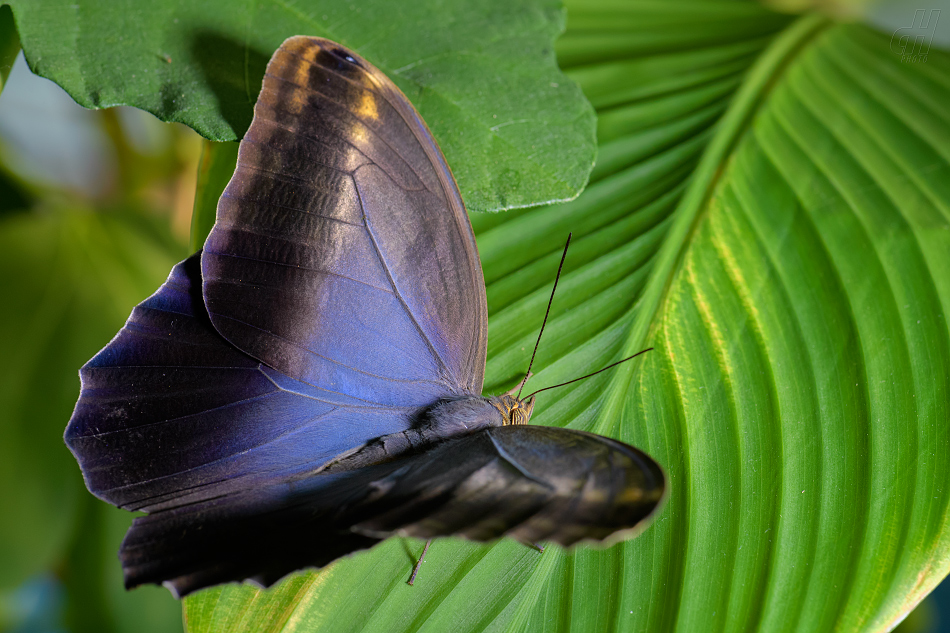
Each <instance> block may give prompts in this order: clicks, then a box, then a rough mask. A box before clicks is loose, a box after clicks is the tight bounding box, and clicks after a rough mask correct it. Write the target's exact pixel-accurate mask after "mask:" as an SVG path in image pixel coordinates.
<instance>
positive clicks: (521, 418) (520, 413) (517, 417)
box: [511, 409, 528, 424]
mask: <svg viewBox="0 0 950 633" xmlns="http://www.w3.org/2000/svg"><path fill="white" fill-rule="evenodd" d="M527 422H528V418H527V416H526V415H525V412H524V409H512V410H511V423H512V424H526V423H527Z"/></svg>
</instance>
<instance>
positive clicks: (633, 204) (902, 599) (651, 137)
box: [185, 2, 950, 633]
mask: <svg viewBox="0 0 950 633" xmlns="http://www.w3.org/2000/svg"><path fill="white" fill-rule="evenodd" d="M684 5H686V6H688V7H689V8H691V9H696V10H697V11H698V10H700V9H702V13H701V14H696V13H693V14H687V15H688V17H683V12H682V10H683V8H684ZM571 10H572V12H571V13H570V14H569V16H570V21H569V30H568V33H567V35H566V36H565V38H564V40H563V42H562V44H561V47H562V50H563V51H564V56H563V58H564V59H565V61H566V63H567V64H568V65H571V66H573V67H572V68H571V69H570V70H569V74H570V75H571V76H572V77H573V78H575V79H577V80H578V81H579V83H580V84H581V86H582V87H583V88H584V90H585V92H586V93H587V94H588V95H589V96H590V98H591V100H592V101H593V102H594V103H595V105H597V107H598V108H599V114H600V138H601V153H600V156H601V159H600V160H599V162H598V166H597V167H596V168H595V172H594V177H593V184H592V185H591V186H590V187H589V188H588V190H587V191H586V192H585V193H584V194H583V195H582V196H581V197H580V198H578V199H577V200H576V201H574V202H571V203H568V204H566V205H561V206H556V207H549V208H542V209H533V210H529V211H519V212H514V213H508V214H503V215H498V216H491V217H485V216H481V217H477V218H473V221H474V223H475V225H476V229H477V232H478V238H479V247H480V252H481V255H482V262H483V267H484V269H485V275H486V281H487V283H488V293H489V306H490V312H491V321H490V326H489V351H490V355H489V356H490V358H489V363H488V377H487V383H488V389H489V390H495V391H498V390H501V389H503V388H505V387H507V386H509V385H511V384H512V383H513V382H514V381H515V380H517V378H518V376H519V373H520V372H522V371H523V370H524V366H525V364H526V361H527V358H528V356H529V354H530V351H531V345H532V343H533V337H534V335H535V333H536V328H537V326H538V325H539V322H540V320H541V317H542V315H543V312H544V303H545V301H546V299H547V295H548V292H549V290H550V286H551V276H552V274H553V271H554V269H555V267H556V263H557V258H558V255H559V248H560V245H561V244H562V243H563V238H564V236H565V234H566V232H567V231H568V230H573V231H574V233H575V241H574V246H573V247H572V251H571V253H570V254H569V255H568V260H567V264H566V268H565V276H564V278H563V281H562V285H561V287H560V288H561V289H560V290H559V295H558V297H557V298H556V301H555V308H554V312H553V315H552V321H551V322H550V323H549V326H548V330H547V333H546V338H545V339H544V341H543V343H542V349H541V352H540V353H539V359H538V365H536V367H539V368H540V371H538V372H537V375H536V376H535V378H533V381H532V386H533V387H542V386H546V385H549V384H553V383H555V382H558V381H560V380H564V379H567V378H571V377H574V376H576V375H578V374H580V373H582V372H584V371H587V370H589V369H592V368H596V367H598V366H602V365H605V364H607V363H608V362H610V361H611V360H614V359H616V358H618V357H621V356H623V355H627V354H629V353H632V352H634V351H637V350H639V349H641V348H643V347H646V346H648V345H652V346H655V347H656V348H657V349H656V352H654V353H652V354H650V355H648V356H647V357H646V359H645V361H644V362H643V363H642V364H641V365H640V366H634V365H633V364H631V365H629V366H623V367H621V368H618V369H617V370H616V371H615V372H613V373H612V374H610V375H601V376H598V377H595V378H593V379H591V380H589V381H585V382H581V383H577V384H576V385H571V386H569V387H565V388H563V389H562V390H561V391H558V392H554V393H556V394H557V395H556V396H555V395H553V394H552V393H548V394H546V397H544V398H542V400H541V401H540V402H539V404H538V407H537V409H536V415H535V421H536V422H537V423H542V424H544V423H546V424H559V425H566V426H571V427H574V428H582V429H587V430H593V431H597V432H600V433H604V434H607V435H611V436H614V437H619V438H621V439H623V440H625V441H628V442H631V443H633V444H636V445H638V446H641V447H643V448H645V449H647V450H649V451H650V452H651V453H652V454H653V455H654V456H655V457H657V459H658V460H659V461H660V462H661V463H662V464H664V465H665V466H666V468H667V471H668V473H669V477H670V487H671V491H670V498H669V502H668V505H667V506H666V508H665V509H664V510H663V512H662V513H661V514H660V516H659V517H658V519H657V521H656V523H655V524H654V525H653V526H652V527H651V528H650V529H648V530H647V531H646V532H645V534H643V535H642V536H640V537H639V538H638V539H635V540H632V541H627V542H624V543H622V544H620V545H618V546H615V547H613V548H611V549H607V550H594V549H590V548H579V549H577V550H575V551H574V552H573V553H565V552H563V551H562V550H560V549H558V548H556V547H552V548H549V549H548V550H547V551H546V552H545V553H544V554H543V555H540V556H539V555H538V554H537V553H535V552H533V551H531V550H529V549H527V548H523V547H521V546H520V545H517V544H515V543H511V542H506V541H502V542H500V543H498V544H497V545H495V546H493V547H482V546H477V545H473V544H470V543H464V542H460V541H452V540H445V541H439V542H437V543H436V544H435V545H434V546H433V548H432V550H430V554H429V558H427V563H426V564H425V565H424V566H423V570H422V572H421V575H420V578H419V580H417V583H416V586H415V587H412V588H410V587H407V586H406V585H405V583H404V581H405V578H406V576H407V574H408V571H409V568H410V566H411V557H412V556H414V555H417V554H418V552H419V549H420V544H418V543H414V542H412V543H408V544H406V543H403V542H401V541H399V540H391V541H389V542H387V543H385V544H383V545H382V546H380V547H377V548H376V549H375V550H373V551H371V552H369V553H365V554H359V555H356V556H354V557H352V558H350V559H347V560H343V561H340V562H339V563H338V564H336V565H333V566H332V567H330V568H329V569H326V570H324V571H322V572H320V573H305V574H298V575H296V576H294V577H292V578H290V579H288V580H287V581H285V582H284V583H282V584H281V585H280V586H279V587H277V588H276V589H274V590H272V591H269V592H261V591H257V590H255V589H253V588H251V587H246V586H244V587H238V586H228V587H224V588H215V589H211V590H208V591H205V592H202V593H199V594H197V595H196V596H194V597H191V598H189V599H187V600H186V605H185V608H186V622H187V625H188V629H189V631H191V632H192V633H199V632H201V633H205V632H210V631H227V630H251V631H275V630H282V631H320V630H332V631H340V630H346V631H398V630H406V631H409V630H412V631H415V630H424V631H443V630H452V631H480V630H490V631H537V630H545V631H550V630H576V631H601V630H623V631H663V630H673V629H676V630H682V631H697V630H702V631H707V630H749V629H756V628H760V629H762V630H768V631H773V630H801V631H816V630H831V629H836V628H837V629H840V630H885V629H887V628H889V627H891V626H893V624H894V623H895V622H897V621H898V620H899V619H900V618H901V617H902V616H903V615H904V614H906V613H907V611H908V610H909V609H910V608H912V607H913V605H914V604H916V602H917V601H919V600H920V599H921V598H922V597H923V596H924V595H925V594H926V593H927V592H928V591H929V590H930V589H931V588H932V587H933V586H934V585H935V584H936V583H937V582H939V581H940V580H941V578H942V577H943V576H944V575H946V573H947V570H948V561H950V532H948V530H947V518H948V516H950V515H948V511H947V508H948V502H950V490H948V488H947V486H946V482H947V479H948V474H950V472H948V471H950V451H948V448H950V433H948V420H950V415H948V413H950V411H948V408H950V400H948V395H950V394H948V390H950V367H948V365H950V333H948V326H947V321H946V315H947V307H948V303H950V274H948V273H950V178H948V177H950V132H948V129H950V128H948V126H947V124H948V119H950V117H948V115H947V110H946V108H945V106H944V105H942V104H945V103H947V102H948V98H950V58H948V56H947V55H946V54H944V53H941V52H938V51H936V50H932V51H931V54H930V56H929V58H928V59H927V62H926V63H925V64H918V65H910V64H904V63H901V60H900V58H899V57H898V56H895V55H894V54H893V53H892V52H891V51H890V46H889V44H890V38H889V37H888V35H886V34H881V33H876V32H874V31H872V30H870V29H867V28H864V27H859V26H838V25H833V24H831V23H829V22H827V21H825V20H823V19H820V18H816V17H806V18H803V19H801V20H798V21H796V22H794V23H792V24H788V23H787V21H786V20H785V19H783V18H780V17H777V16H774V15H771V14H768V13H765V12H763V11H762V10H760V9H758V8H756V7H755V6H754V5H748V4H744V3H734V2H706V3H695V4H694V3H673V2H667V3H662V4H661V3H648V2H642V3H629V4H627V5H623V6H621V5H615V4H613V3H606V4H604V5H599V6H598V5H595V4H592V3H591V2H585V3H584V4H582V5H579V6H578V7H576V8H574V7H572V9H571ZM756 25H758V27H759V28H758V30H757V29H756V28H755V26H756ZM779 28H781V29H782V31H781V33H780V34H779V35H778V36H777V37H770V35H771V34H772V33H773V32H774V30H776V29H779ZM691 34H692V35H693V36H694V37H693V38H692V39H691V38H690V35H691ZM716 35H719V39H717V37H716ZM736 88H738V89H737V90H736ZM734 91H735V92H734ZM727 103H728V110H727V111H726V104H727ZM724 111H726V112H725V114H724V115H723V112H724ZM720 116H721V117H722V118H721V119H720ZM717 121H718V123H716V122H717ZM714 123H716V125H715V126H714V127H711V126H712V125H713V124H714ZM700 157H701V158H700ZM407 545H408V549H407Z"/></svg>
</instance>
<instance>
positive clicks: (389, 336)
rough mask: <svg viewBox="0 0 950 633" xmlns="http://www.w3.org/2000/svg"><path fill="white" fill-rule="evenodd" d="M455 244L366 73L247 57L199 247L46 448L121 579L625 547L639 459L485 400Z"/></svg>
mask: <svg viewBox="0 0 950 633" xmlns="http://www.w3.org/2000/svg"><path fill="white" fill-rule="evenodd" d="M487 318H488V309H487V303H486V296H485V284H484V280H483V277H482V270H481V265H480V262H479V258H478V251H477V249H476V245H475V238H474V235H473V232H472V227H471V224H470V223H469V220H468V216H467V214H466V211H465V207H464V206H463V204H462V199H461V197H460V195H459V192H458V188H457V187H456V184H455V181H454V179H453V177H452V174H451V172H450V171H449V168H448V166H447V165H446V162H445V159H444V158H443V156H442V153H441V151H440V150H439V147H438V146H437V145H436V142H435V140H434V139H433V137H432V134H431V133H430V132H429V130H428V128H427V127H426V124H425V123H424V122H423V121H422V119H421V118H420V117H419V115H418V114H417V113H416V111H415V109H414V108H413V107H412V105H411V104H410V103H409V101H408V99H406V97H405V96H404V95H403V94H402V93H401V92H400V91H399V89H398V88H397V87H396V86H395V84H393V83H392V82H391V81H390V80H389V79H388V78H387V77H386V76H385V75H384V74H383V73H381V72H380V71H379V70H377V69H376V68H374V67H373V66H372V65H370V64H369V63H368V62H366V60H364V59H362V58H361V57H359V56H358V55H357V54H356V53H354V52H352V51H349V50H347V49H346V48H344V47H342V46H340V45H339V44H335V43H333V42H331V41H328V40H325V39H320V38H314V37H302V36H298V37H292V38H290V39H288V40H286V41H285V42H284V43H283V44H282V45H281V47H280V48H279V49H278V50H277V51H276V52H275V53H274V56H273V57H272V58H271V60H270V62H269V64H268V66H267V72H266V75H265V78H264V82H263V88H262V90H261V94H260V97H259V98H258V101H257V104H256V106H255V114H254V119H253V121H252V124H251V126H250V129H249V130H248V131H247V134H246V136H245V137H244V139H243V140H242V142H241V145H240V149H239V158H238V164H237V169H236V171H235V173H234V176H233V178H232V179H231V181H230V183H229V184H228V186H227V188H226V189H225V191H224V194H223V195H222V196H221V199H220V202H219V204H218V210H217V219H216V223H215V225H214V228H213V230H212V231H211V234H210V235H209V236H208V238H207V241H206V242H205V244H204V247H203V249H202V250H201V251H199V252H198V253H195V254H194V255H193V256H191V257H189V258H188V259H186V260H185V261H183V262H181V263H179V264H178V265H176V266H175V267H174V268H173V269H172V271H171V273H170V275H169V277H168V280H167V281H166V282H165V283H164V284H163V285H162V286H161V288H159V289H158V291H157V292H156V293H155V294H154V295H152V296H151V297H149V298H148V299H146V300H145V301H144V302H142V303H141V304H139V305H138V306H137V307H135V309H134V310H133V311H132V314H131V316H130V317H129V319H128V321H127V322H126V324H125V326H124V327H123V328H122V329H121V330H120V331H119V333H118V334H117V335H116V336H115V338H114V339H113V340H112V341H111V342H110V343H109V344H108V345H107V346H106V347H105V348H104V349H103V350H102V351H100V352H99V353H98V354H97V355H96V356H95V357H94V358H92V360H90V361H89V362H88V363H87V364H86V365H84V366H83V367H82V369H81V370H80V377H81V381H82V390H81V393H80V396H79V401H78V402H77V404H76V408H75V410H74V412H73V415H72V418H71V419H70V421H69V424H68V426H67V428H66V432H65V440H66V443H67V444H68V446H69V448H70V450H72V452H73V454H74V455H75V457H76V459H77V460H78V462H79V465H80V467H81V469H82V472H83V476H84V478H85V482H86V485H87V487H88V488H89V490H90V491H91V492H92V493H93V494H94V495H96V496H97V497H99V498H100V499H103V500H105V501H107V502H109V503H111V504H114V505H116V506H119V507H121V508H125V509H128V510H141V511H144V512H145V513H146V514H145V515H144V516H140V517H137V518H136V519H135V520H134V522H133V524H132V526H131V528H130V529H129V531H128V533H127V534H126V537H125V539H124V541H123V543H122V546H121V549H120V553H119V557H120V560H121V562H122V568H123V572H124V578H125V585H126V587H128V588H131V587H135V586H137V585H141V584H144V583H163V584H165V586H167V587H168V588H169V589H171V591H172V592H173V593H174V594H175V595H176V596H179V597H180V596H184V595H186V594H188V593H191V592H193V591H196V590H198V589H201V588H204V587H208V586H211V585H215V584H219V583H226V582H232V581H243V580H250V581H253V582H256V583H259V584H260V585H262V586H270V585H272V584H273V583H275V582H277V581H278V580H279V579H281V578H282V577H284V576H285V575H287V574H289V573H291V572H293V571H295V570H298V569H302V568H307V567H315V568H319V567H323V566H325V565H327V564H329V563H331V562H332V561H334V560H336V559H337V558H340V557H341V556H344V555H347V554H350V553H352V552H355V551H357V550H362V549H366V548H370V547H372V546H373V545H375V544H377V543H379V542H380V541H382V540H383V539H386V538H388V537H390V536H392V535H404V536H413V537H421V538H427V539H428V538H433V537H437V536H445V535H456V536H462V537H465V538H468V539H473V540H476V541H490V540H494V539H497V538H499V537H501V536H504V535H507V536H510V537H513V538H515V539H518V540H520V541H522V542H524V543H528V544H530V543H537V542H540V541H554V542H557V543H560V544H562V545H565V546H569V545H572V544H574V543H576V542H578V541H583V540H588V541H606V542H610V541H611V540H616V539H618V538H622V537H623V536H624V535H629V534H630V533H632V532H633V531H635V530H637V529H639V528H642V526H643V525H644V524H645V521H646V520H647V519H648V518H649V517H650V516H651V514H653V513H654V511H655V510H656V508H657V507H658V505H659V504H660V502H661V500H662V498H663V496H664V492H665V477H664V474H663V470H662V468H661V467H660V466H659V465H658V464H657V463H656V462H654V461H653V460H652V459H651V458H650V457H649V456H647V455H646V454H645V453H643V452H642V451H640V450H638V449H636V448H634V447H632V446H628V445H626V444H624V443H621V442H618V441H615V440H612V439H609V438H606V437H601V436H598V435H594V434H591V433H585V432H582V431H574V430H567V429H561V428H549V427H540V426H528V425H527V424H526V423H527V422H528V419H529V418H530V416H531V413H532V410H533V406H534V397H533V396H532V397H528V398H525V399H521V398H519V397H518V396H517V395H515V394H512V393H508V394H503V395H500V396H483V395H481V390H482V383H483V377H484V371H485V356H486V324H487Z"/></svg>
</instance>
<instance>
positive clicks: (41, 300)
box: [0, 2, 950, 633]
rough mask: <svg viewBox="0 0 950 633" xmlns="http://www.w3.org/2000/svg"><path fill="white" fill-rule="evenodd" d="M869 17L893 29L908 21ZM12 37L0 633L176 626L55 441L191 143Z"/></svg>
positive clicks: (156, 249)
mask: <svg viewBox="0 0 950 633" xmlns="http://www.w3.org/2000/svg"><path fill="white" fill-rule="evenodd" d="M804 4H807V5H809V6H814V5H815V4H818V5H823V4H829V5H833V6H831V8H830V9H829V12H831V13H834V14H835V15H841V14H849V13H854V12H856V11H860V10H861V6H860V5H863V4H866V3H856V2H850V3H848V2H838V3H820V2H808V3H804ZM804 4H803V3H797V4H796V3H791V4H789V3H784V4H783V3H775V5H776V6H780V7H781V8H783V9H789V8H790V7H792V6H793V5H794V8H796V9H801V8H802V6H804ZM916 8H917V7H916V5H914V6H913V7H912V9H916ZM889 12H890V13H889ZM875 16H877V18H876V19H878V20H879V21H880V24H881V26H882V28H889V27H891V26H893V25H894V24H896V25H897V26H900V25H903V22H902V20H904V21H906V16H907V11H906V10H895V9H894V8H893V7H888V8H884V9H881V10H880V11H879V12H878V13H876V14H875ZM945 18H946V19H948V22H950V12H948V15H946V16H945ZM895 20H896V22H894V21H895ZM15 35H16V33H15V30H14V29H13V28H12V20H11V19H10V10H9V8H8V7H2V8H0V80H2V86H3V92H2V94H0V278H2V279H3V281H2V284H3V291H4V292H3V297H4V298H3V300H2V302H0V349H2V350H3V357H4V360H5V362H4V363H3V364H2V365H0V504H2V505H0V507H2V509H3V513H4V515H5V516H6V517H7V518H6V519H5V520H0V631H4V632H17V633H27V632H36V633H39V632H47V631H48V632H52V631H72V632H75V633H80V632H85V631H90V632H91V631H95V632H104V633H111V632H115V633H120V632H126V631H129V632H131V631H136V632H139V631H143V632H150V631H154V632H156V633H157V632H174V631H181V630H182V622H181V605H180V603H179V602H177V601H175V600H174V599H172V598H171V596H170V595H169V594H168V592H167V591H166V590H164V589H162V588H158V587H145V588H141V589H137V590H135V591H133V592H125V591H124V590H123V589H122V582H121V571H120V568H119V565H118V561H117V558H116V551H117V548H118V544H119V542H120V541H121V538H122V535H123V534H124V532H125V530H126V528H127V527H128V525H129V523H130V521H131V516H130V515H129V514H128V513H126V512H123V511H120V510H117V509H114V508H112V507H110V506H108V505H106V504H104V503H102V502H99V501H98V500H96V499H94V498H93V497H92V496H91V495H89V494H88V493H87V492H86V491H85V488H84V486H83V483H82V480H81V476H80V474H79V470H78V468H77V466H76V464H75V461H74V460H73V459H72V457H71V455H70V454H69V452H68V451H67V450H66V448H65V446H64V445H63V443H62V431H63V428H64V426H65V423H66V420H67V419H68V417H69V412H70V411H71V408H72V406H73V404H74V402H75V399H76V396H77V394H78V389H79V381H78V376H77V370H78V368H79V367H80V366H81V365H82V364H83V363H84V362H86V361H87V360H88V359H89V358H90V357H91V356H92V355H93V354H95V352H97V351H98V350H99V349H100V348H101V347H102V346H103V345H104V344H105V343H106V342H107V341H108V340H109V339H110V338H111V337H112V336H113V335H114V334H115V332H116V331H118V329H119V328H120V327H121V325H122V323H123V322H124V320H125V319H126V317H127V316H128V313H129V311H130V309H131V307H132V306H133V305H135V304H136V303H138V302H139V301H141V300H142V299H143V298H144V297H146V296H148V295H149V294H151V293H152V292H153V291H154V290H155V289H156V288H157V287H158V285H159V284H160V283H161V282H162V281H163V280H164V279H165V277H166V275H167V273H168V270H169V269H170V268H171V266H172V265H173V264H174V263H175V262H177V261H179V260H180V259H182V258H183V257H184V256H185V255H186V254H187V253H188V252H190V248H189V234H190V231H191V225H192V209H193V207H194V206H195V205H196V204H197V205H199V206H200V205H205V206H207V205H208V200H202V199H201V197H200V195H199V200H198V201H197V203H196V201H195V190H196V182H197V180H198V175H199V173H201V170H200V169H199V161H200V156H201V148H202V141H201V139H200V137H198V135H197V134H196V133H194V132H193V131H191V130H190V129H188V128H186V127H184V126H182V125H180V124H169V123H162V122H160V121H158V120H157V119H155V118H154V117H152V116H151V115H149V114H146V113H144V112H142V111H139V110H135V109H131V108H124V107H120V108H109V109H103V110H98V111H90V110H85V109H83V108H81V107H79V106H78V105H76V104H75V102H73V101H72V99H71V98H70V97H69V96H67V95H66V93H65V92H63V91H62V89H60V88H59V87H58V86H56V85H55V84H53V83H51V82H49V81H47V80H45V79H41V78H39V77H36V76H34V75H32V74H31V73H30V71H29V69H28V68H27V66H26V64H25V63H24V61H23V58H22V56H20V57H18V58H16V61H15V63H14V61H13V60H14V57H15V55H16V52H17V51H18V50H19V46H18V43H17V41H16V37H15ZM577 61H578V60H576V59H574V60H573V62H574V63H577ZM591 85H592V84H591ZM592 98H594V99H596V95H593V96H592ZM718 113H719V110H717V112H716V114H718ZM700 127H701V129H702V130H705V129H706V128H705V127H702V126H700ZM624 151H625V152H629V151H630V148H629V147H627V148H624ZM649 151H653V150H649ZM607 158H608V159H609V158H610V156H609V154H608V155H607ZM605 165H607V163H605V162H601V164H600V166H599V169H601V171H602V172H603V173H601V174H600V175H601V176H603V175H604V173H606V171H604V170H607V169H609V166H607V167H605ZM597 175H598V174H597V173H596V172H595V177H596V176H597ZM200 193H201V192H199V194H200ZM205 193H206V192H205ZM486 222H487V223H491V222H492V220H487V221H483V223H486ZM198 230H199V231H201V229H200V228H199V229H198ZM947 605H950V586H947V585H946V584H944V585H941V586H940V587H938V588H937V590H936V591H935V592H934V593H933V594H932V596H931V597H930V598H928V599H927V600H925V601H924V602H923V603H922V604H921V605H920V607H919V608H918V609H917V610H915V611H914V612H913V613H912V614H911V616H910V617H909V618H908V619H907V620H905V621H904V622H903V623H902V624H901V625H900V627H899V630H901V631H904V632H905V633H910V632H912V631H938V630H950V609H948V607H947Z"/></svg>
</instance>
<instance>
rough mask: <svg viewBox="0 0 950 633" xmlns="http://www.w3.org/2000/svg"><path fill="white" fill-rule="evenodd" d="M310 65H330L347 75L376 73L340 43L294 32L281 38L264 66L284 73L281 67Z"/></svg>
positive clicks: (370, 65) (364, 61)
mask: <svg viewBox="0 0 950 633" xmlns="http://www.w3.org/2000/svg"><path fill="white" fill-rule="evenodd" d="M309 65H317V66H321V67H323V68H330V69H332V70H334V71H336V72H338V73H340V74H342V75H344V76H347V77H350V78H355V77H357V76H361V75H362V76H365V75H369V76H375V75H376V72H374V71H375V68H374V67H373V65H372V64H370V63H369V62H367V61H366V60H365V59H363V58H362V57H360V56H359V55H358V54H356V53H355V52H353V51H351V50H350V49H348V48H346V47H345V46H343V45H342V44H338V43H336V42H333V41H331V40H328V39H325V38H322V37H313V36H309V35H294V36H293V37H288V38H287V39H286V40H284V42H283V44H281V45H280V47H279V48H278V49H277V51H276V52H275V53H274V56H273V57H272V58H271V63H270V65H269V66H268V69H267V70H268V72H269V73H272V74H277V75H283V74H284V73H283V72H281V71H280V68H290V69H295V68H298V67H300V66H309ZM272 66H273V67H275V68H272Z"/></svg>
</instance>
